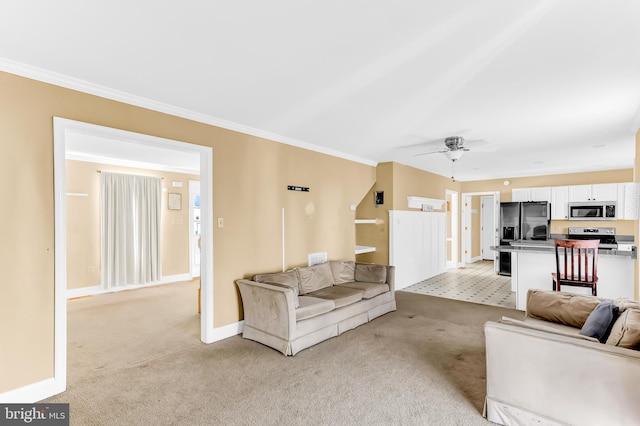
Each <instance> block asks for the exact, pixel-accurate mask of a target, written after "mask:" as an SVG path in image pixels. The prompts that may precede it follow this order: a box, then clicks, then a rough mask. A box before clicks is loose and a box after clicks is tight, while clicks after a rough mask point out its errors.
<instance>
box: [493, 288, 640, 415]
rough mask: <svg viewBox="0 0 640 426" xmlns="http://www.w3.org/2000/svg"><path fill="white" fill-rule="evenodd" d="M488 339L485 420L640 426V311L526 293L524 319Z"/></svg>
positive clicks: (502, 325) (505, 322) (636, 306)
mask: <svg viewBox="0 0 640 426" xmlns="http://www.w3.org/2000/svg"><path fill="white" fill-rule="evenodd" d="M581 333H582V334H581ZM485 338H486V359H487V397H486V400H485V409H484V414H485V417H486V418H487V419H488V420H490V421H492V422H494V423H498V424H503V425H532V424H536V425H538V424H544V425H580V426H582V425H631V424H638V421H640V385H639V384H640V351H639V350H638V349H640V303H638V302H635V301H632V300H606V299H602V298H597V297H594V296H582V295H576V294H572V293H564V292H553V291H543V290H529V292H528V293H527V311H526V313H525V317H524V319H523V320H518V319H511V318H504V317H503V318H502V320H501V321H499V322H494V321H489V322H487V323H485Z"/></svg>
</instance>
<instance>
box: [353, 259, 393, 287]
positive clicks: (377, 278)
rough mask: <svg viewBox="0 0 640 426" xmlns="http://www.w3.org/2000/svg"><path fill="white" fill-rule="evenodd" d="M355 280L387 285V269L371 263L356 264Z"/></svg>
mask: <svg viewBox="0 0 640 426" xmlns="http://www.w3.org/2000/svg"><path fill="white" fill-rule="evenodd" d="M355 279H356V281H363V282H367V283H386V282H387V267H386V266H385V265H374V264H370V263H356V272H355Z"/></svg>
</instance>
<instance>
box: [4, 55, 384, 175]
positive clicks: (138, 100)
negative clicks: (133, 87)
mask: <svg viewBox="0 0 640 426" xmlns="http://www.w3.org/2000/svg"><path fill="white" fill-rule="evenodd" d="M0 71H4V72H7V73H10V74H15V75H19V76H21V77H26V78H30V79H32V80H37V81H41V82H43V83H49V84H53V85H55V86H60V87H64V88H67V89H72V90H76V91H79V92H83V93H87V94H90V95H94V96H99V97H101V98H105V99H111V100H114V101H118V102H122V103H126V104H129V105H133V106H137V107H140V108H145V109H149V110H153V111H157V112H161V113H164V114H169V115H173V116H176V117H180V118H185V119H188V120H192V121H197V122H199V123H204V124H209V125H212V126H216V127H220V128H223V129H227V130H232V131H234V132H239V133H244V134H247V135H251V136H256V137H259V138H263V139H268V140H271V141H274V142H279V143H283V144H286V145H291V146H295V147H298V148H303V149H306V150H309V151H315V152H318V153H321V154H326V155H330V156H333V157H338V158H343V159H345V160H349V161H354V162H356V163H362V164H366V165H369V166H374V167H375V166H377V165H378V162H377V161H373V160H370V159H367V158H363V157H358V156H355V155H351V154H347V153H344V152H340V151H337V150H334V149H329V148H325V147H322V146H318V145H314V144H312V143H309V142H304V141H301V140H298V139H294V138H290V137H287V136H282V135H278V134H275V133H272V132H268V131H266V130H261V129H256V128H253V127H249V126H245V125H243V124H240V123H235V122H232V121H228V120H224V119H222V118H218V117H213V116H210V115H206V114H202V113H199V112H195V111H191V110H188V109H186V108H180V107H176V106H173V105H170V104H166V103H163V102H157V101H154V100H152V99H148V98H145V97H142V96H137V95H133V94H131V93H127V92H123V91H120V90H116V89H112V88H109V87H106V86H101V85H99V84H94V83H91V82H88V81H85V80H81V79H77V78H74V77H70V76H68V75H65V74H60V73H57V72H54V71H49V70H46V69H43V68H39V67H35V66H32V65H27V64H23V63H21V62H17V61H12V60H10V59H6V58H0Z"/></svg>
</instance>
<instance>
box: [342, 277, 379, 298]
mask: <svg viewBox="0 0 640 426" xmlns="http://www.w3.org/2000/svg"><path fill="white" fill-rule="evenodd" d="M339 286H340V287H348V288H355V289H356V290H362V298H363V299H371V298H372V297H376V296H377V295H379V294H382V293H386V292H388V291H389V284H380V283H367V282H360V281H355V282H350V283H344V284H339Z"/></svg>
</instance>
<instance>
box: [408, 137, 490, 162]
mask: <svg viewBox="0 0 640 426" xmlns="http://www.w3.org/2000/svg"><path fill="white" fill-rule="evenodd" d="M441 143H444V145H445V148H446V149H441V150H438V149H437V146H438V145H440V144H441ZM425 145H426V146H429V145H431V146H433V148H434V150H433V151H429V152H423V153H420V154H415V155H414V157H419V156H421V155H429V154H444V155H445V156H446V157H447V158H448V159H449V160H451V161H458V160H459V159H460V157H462V154H463V153H464V152H465V151H471V149H474V150H475V149H478V148H480V147H482V148H484V149H482V148H481V149H479V150H480V151H487V149H486V146H487V145H489V143H488V142H486V141H483V140H480V139H478V140H472V141H465V139H464V138H463V137H462V136H449V137H447V138H445V139H444V141H443V140H442V139H438V140H436V141H431V142H427V143H426V144H423V146H425Z"/></svg>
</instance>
